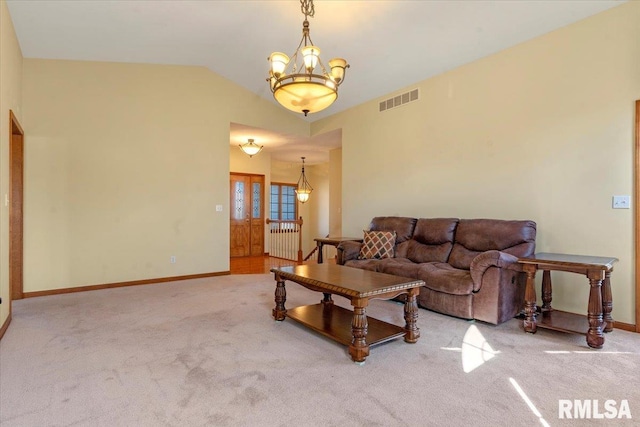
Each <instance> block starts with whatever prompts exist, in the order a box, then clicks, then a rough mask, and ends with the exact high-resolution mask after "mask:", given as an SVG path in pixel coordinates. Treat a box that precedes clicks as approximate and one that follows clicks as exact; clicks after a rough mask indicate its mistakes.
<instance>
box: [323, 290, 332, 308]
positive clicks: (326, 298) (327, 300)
mask: <svg viewBox="0 0 640 427" xmlns="http://www.w3.org/2000/svg"><path fill="white" fill-rule="evenodd" d="M322 294H323V295H324V298H323V299H322V301H320V302H321V303H322V304H323V305H324V306H325V307H326V306H329V305H333V299H332V298H331V294H327V293H325V292H323V293H322Z"/></svg>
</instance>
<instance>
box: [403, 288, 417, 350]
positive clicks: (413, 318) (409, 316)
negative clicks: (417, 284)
mask: <svg viewBox="0 0 640 427" xmlns="http://www.w3.org/2000/svg"><path fill="white" fill-rule="evenodd" d="M418 292H419V288H412V289H409V293H408V296H407V300H406V301H405V303H404V320H405V322H406V324H405V327H404V329H405V331H407V332H406V333H405V334H404V340H405V342H408V343H411V344H413V343H415V342H418V338H420V329H419V328H418V326H417V324H416V323H417V320H418V301H417V295H418Z"/></svg>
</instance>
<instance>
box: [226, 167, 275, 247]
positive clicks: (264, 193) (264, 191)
mask: <svg viewBox="0 0 640 427" xmlns="http://www.w3.org/2000/svg"><path fill="white" fill-rule="evenodd" d="M233 175H236V176H246V177H249V179H250V180H251V178H252V177H260V178H262V194H261V195H260V214H261V216H262V218H261V221H262V254H261V255H264V253H265V252H264V250H265V246H266V241H265V237H264V234H265V232H266V229H265V227H264V225H265V223H266V213H265V209H266V201H265V198H266V196H267V194H270V193H267V177H266V175H265V174H259V173H249V172H229V179H231V177H232V176H233ZM250 194H251V191H250ZM229 197H231V191H230V193H229ZM251 200H252V199H251V198H250V199H249V210H251V204H252V202H251ZM232 205H233V203H232V202H231V201H230V203H229V210H231V209H233V206H232ZM250 218H251V221H250V225H249V236H251V226H252V224H253V215H250ZM229 239H231V235H229ZM251 247H252V245H251V237H249V255H247V256H251ZM230 258H231V257H230ZM235 258H238V257H235ZM240 258H241V257H240Z"/></svg>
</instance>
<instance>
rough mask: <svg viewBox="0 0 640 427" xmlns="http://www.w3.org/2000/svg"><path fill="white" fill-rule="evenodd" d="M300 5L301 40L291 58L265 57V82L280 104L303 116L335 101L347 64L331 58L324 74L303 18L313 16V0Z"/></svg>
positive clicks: (281, 55)
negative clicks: (266, 66)
mask: <svg viewBox="0 0 640 427" xmlns="http://www.w3.org/2000/svg"><path fill="white" fill-rule="evenodd" d="M300 5H301V6H300V9H301V11H302V13H303V14H304V22H303V23H302V40H300V44H299V45H298V48H297V49H296V51H295V52H294V54H293V55H292V56H291V58H289V56H287V55H286V54H284V53H282V52H273V53H272V54H271V55H270V56H269V58H268V60H269V63H270V65H271V68H270V70H269V78H268V79H267V81H268V82H269V86H270V87H271V91H272V92H273V96H274V98H275V99H276V101H278V103H280V105H282V106H283V107H285V108H287V109H289V110H291V111H295V112H297V113H304V115H305V116H306V115H307V114H309V113H316V112H318V111H322V110H324V109H325V108H327V107H329V106H330V105H331V104H333V102H334V101H335V100H336V99H337V98H338V86H340V85H341V84H342V82H343V81H344V76H345V70H346V69H347V68H349V64H347V61H346V60H344V59H342V58H333V59H332V60H330V61H329V71H327V69H326V67H325V66H324V64H323V63H322V61H321V60H320V48H318V47H317V46H315V45H314V44H313V41H312V40H311V36H310V35H309V21H308V19H307V18H308V17H309V16H313V15H314V14H315V10H314V6H313V0H300Z"/></svg>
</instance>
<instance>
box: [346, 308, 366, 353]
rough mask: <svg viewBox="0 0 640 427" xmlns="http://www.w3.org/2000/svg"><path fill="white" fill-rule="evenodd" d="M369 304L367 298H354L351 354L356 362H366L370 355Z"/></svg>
mask: <svg viewBox="0 0 640 427" xmlns="http://www.w3.org/2000/svg"><path fill="white" fill-rule="evenodd" d="M368 304H369V301H368V300H367V299H359V298H356V299H353V300H352V301H351V305H353V320H352V321H351V334H352V336H353V338H352V339H351V345H349V354H350V355H351V359H352V360H353V361H354V362H358V363H364V361H365V359H366V358H367V356H368V355H369V344H367V329H368V327H369V325H368V323H367V313H366V307H367V305H368Z"/></svg>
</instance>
